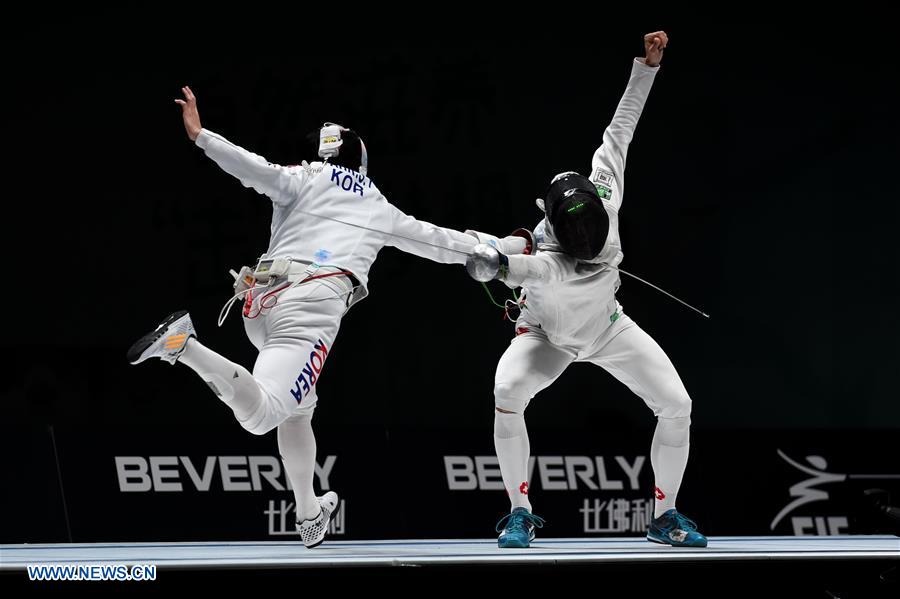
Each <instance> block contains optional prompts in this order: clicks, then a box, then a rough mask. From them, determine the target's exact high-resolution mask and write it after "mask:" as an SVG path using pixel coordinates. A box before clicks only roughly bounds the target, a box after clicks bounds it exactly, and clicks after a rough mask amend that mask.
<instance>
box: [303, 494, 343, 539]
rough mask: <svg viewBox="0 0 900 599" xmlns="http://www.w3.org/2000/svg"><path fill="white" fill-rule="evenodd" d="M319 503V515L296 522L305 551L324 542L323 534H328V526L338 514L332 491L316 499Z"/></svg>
mask: <svg viewBox="0 0 900 599" xmlns="http://www.w3.org/2000/svg"><path fill="white" fill-rule="evenodd" d="M316 499H317V500H318V501H319V507H320V508H321V511H320V512H319V515H318V516H316V517H315V518H313V519H311V520H304V521H303V522H297V532H299V533H300V540H301V541H303V544H304V545H306V548H307V549H312V548H313V547H318V546H319V545H321V544H322V541H324V540H325V533H327V532H328V525H329V524H330V523H331V521H332V520H333V519H334V517H335V516H336V515H337V513H338V506H339V501H338V495H337V493H335V492H334V491H328V492H327V493H325V494H324V495H322V496H321V497H316Z"/></svg>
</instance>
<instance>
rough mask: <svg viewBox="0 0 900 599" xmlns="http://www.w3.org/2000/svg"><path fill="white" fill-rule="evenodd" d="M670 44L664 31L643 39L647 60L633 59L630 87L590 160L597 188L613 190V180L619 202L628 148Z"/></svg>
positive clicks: (645, 58) (592, 178) (626, 89)
mask: <svg viewBox="0 0 900 599" xmlns="http://www.w3.org/2000/svg"><path fill="white" fill-rule="evenodd" d="M668 43H669V38H668V36H667V35H666V33H665V32H664V31H657V32H655V33H648V34H647V35H645V36H644V58H635V59H634V64H633V65H632V67H631V77H630V79H629V80H628V86H627V87H626V88H625V93H624V94H623V95H622V99H621V100H620V101H619V105H618V106H617V107H616V112H615V114H614V115H613V118H612V121H611V122H610V123H609V126H608V127H607V128H606V130H605V131H604V132H603V143H602V144H601V145H600V147H599V148H597V150H596V151H595V152H594V156H593V159H592V160H591V181H593V182H594V184H596V185H604V186H606V187H611V186H612V185H611V183H612V182H611V181H610V180H609V179H610V177H612V178H614V179H615V180H616V183H617V184H618V186H619V189H620V193H619V194H617V196H618V197H617V199H618V201H619V202H621V197H622V194H621V188H622V185H623V183H624V177H623V175H624V173H625V158H626V156H627V154H628V146H629V144H630V143H631V140H632V138H633V137H634V130H635V128H636V127H637V124H638V120H639V119H640V118H641V112H643V110H644V104H645V103H646V101H647V96H648V95H649V94H650V88H651V87H652V86H653V80H654V79H655V78H656V73H657V71H658V70H659V63H660V61H661V60H662V54H663V50H664V49H665V47H666V45H667V44H668ZM616 208H618V206H616Z"/></svg>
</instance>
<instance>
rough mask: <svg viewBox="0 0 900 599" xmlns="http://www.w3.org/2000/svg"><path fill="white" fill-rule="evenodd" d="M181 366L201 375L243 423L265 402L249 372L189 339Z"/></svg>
mask: <svg viewBox="0 0 900 599" xmlns="http://www.w3.org/2000/svg"><path fill="white" fill-rule="evenodd" d="M178 362H180V363H181V364H184V365H185V366H187V367H189V368H191V369H193V370H194V371H195V372H196V373H197V374H199V375H200V378H202V379H203V380H204V381H206V384H207V385H209V388H210V389H212V391H213V393H215V394H216V396H218V398H219V399H221V400H222V401H223V402H225V404H226V405H227V406H228V407H229V408H231V410H232V411H233V412H234V416H235V418H237V419H238V421H240V422H245V421H246V420H247V419H248V418H250V416H252V415H253V414H254V413H256V411H257V409H259V407H260V405H261V404H262V403H263V401H264V399H263V392H262V389H260V388H259V384H258V383H257V382H256V379H254V378H253V375H252V374H250V373H249V372H248V371H247V369H246V368H244V367H243V366H241V365H240V364H235V363H234V362H232V361H230V360H228V359H226V358H223V357H222V356H220V355H219V354H217V353H216V352H214V351H213V350H211V349H209V348H208V347H206V346H205V345H203V344H202V343H200V342H199V341H197V340H196V339H194V338H191V339H188V342H187V344H186V345H185V348H184V351H182V352H181V355H180V356H179V357H178Z"/></svg>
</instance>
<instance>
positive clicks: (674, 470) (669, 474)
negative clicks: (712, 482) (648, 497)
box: [590, 316, 691, 517]
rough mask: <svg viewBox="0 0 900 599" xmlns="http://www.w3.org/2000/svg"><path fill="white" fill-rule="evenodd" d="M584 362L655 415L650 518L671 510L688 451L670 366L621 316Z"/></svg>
mask: <svg viewBox="0 0 900 599" xmlns="http://www.w3.org/2000/svg"><path fill="white" fill-rule="evenodd" d="M615 327H616V328H617V329H618V330H613V331H612V332H611V333H612V335H613V337H612V339H611V340H610V341H609V342H608V343H607V344H606V345H605V346H603V348H602V349H601V350H600V351H599V352H598V354H596V355H595V356H592V357H591V358H590V361H591V362H593V363H595V364H599V365H600V366H602V367H603V368H605V369H606V370H607V371H609V372H610V374H612V375H613V376H614V377H616V378H617V379H618V380H619V381H621V382H622V383H624V384H625V385H626V386H627V387H628V388H629V389H631V390H632V391H634V393H635V394H637V395H638V396H639V397H640V398H641V399H643V400H644V402H645V403H646V404H647V405H648V406H649V407H650V409H651V410H653V413H654V415H656V419H657V423H656V431H655V432H654V435H653V442H652V445H651V449H650V463H651V465H652V466H653V473H654V475H655V477H656V489H655V496H656V506H655V510H654V512H655V517H659V516H661V515H662V514H663V513H665V512H666V511H668V510H670V509H673V508H674V507H675V498H676V496H677V494H678V489H679V487H680V486H681V479H682V476H683V474H684V469H685V467H686V465H687V459H688V450H689V447H690V423H691V419H690V414H691V398H690V396H688V393H687V390H685V388H684V384H683V383H682V382H681V378H680V377H679V376H678V372H677V371H676V370H675V366H674V365H673V364H672V362H671V360H669V357H668V356H667V355H666V354H665V352H664V351H663V350H662V348H661V347H660V346H659V345H658V344H657V343H656V341H654V340H653V338H652V337H650V335H648V334H647V333H646V332H644V331H643V329H641V328H640V327H639V326H638V325H637V324H635V323H634V321H632V320H631V319H630V318H628V317H627V316H623V317H622V318H621V319H620V320H619V321H618V322H617V323H616V325H615Z"/></svg>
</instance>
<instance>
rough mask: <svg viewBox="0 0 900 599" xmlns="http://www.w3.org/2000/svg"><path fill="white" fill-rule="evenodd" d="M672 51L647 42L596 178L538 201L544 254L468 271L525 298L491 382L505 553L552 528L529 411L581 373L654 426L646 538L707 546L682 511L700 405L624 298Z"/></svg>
mask: <svg viewBox="0 0 900 599" xmlns="http://www.w3.org/2000/svg"><path fill="white" fill-rule="evenodd" d="M667 44H668V37H667V36H666V34H665V33H664V32H661V31H660V32H655V33H651V34H648V35H646V36H645V37H644V47H645V57H644V58H636V59H635V60H634V63H633V65H632V69H631V77H630V79H629V81H628V85H627V87H626V90H625V94H624V95H623V96H622V99H621V101H620V102H619V105H618V107H617V108H616V112H615V114H614V115H613V118H612V121H611V122H610V124H609V126H608V127H607V128H606V130H605V131H604V133H603V142H602V144H601V145H600V147H599V148H598V149H597V150H596V151H595V152H594V155H593V158H592V161H591V171H590V174H589V176H584V175H581V174H578V173H576V172H565V173H561V174H559V175H557V176H556V177H554V178H553V179H552V181H551V182H550V185H549V186H548V188H547V189H546V191H545V193H544V194H543V197H542V198H541V199H539V200H538V201H537V204H538V207H539V208H541V209H542V210H543V211H544V218H543V219H542V220H541V222H540V223H539V224H538V225H537V227H536V228H535V231H534V238H535V239H534V240H535V246H536V249H537V251H535V252H532V253H531V254H529V255H509V256H507V255H504V253H503V252H502V250H498V249H497V248H495V247H492V246H490V245H479V246H476V248H475V249H474V251H473V253H472V256H470V257H469V259H468V260H467V265H466V266H467V269H468V271H469V273H470V274H471V275H472V277H473V278H475V279H476V280H480V281H486V280H490V279H499V280H502V281H503V282H504V283H506V285H507V286H509V287H511V288H516V287H522V288H523V294H522V295H523V296H522V298H521V300H520V306H521V308H522V310H521V314H520V316H519V318H518V319H517V321H516V336H515V337H514V338H513V340H512V342H511V343H510V346H509V347H508V348H507V350H506V351H505V352H504V354H503V356H502V357H501V358H500V361H499V363H498V365H497V371H496V375H495V381H494V401H495V407H496V410H495V414H494V445H495V448H496V451H497V457H498V459H499V462H500V470H501V472H502V475H503V481H504V485H505V487H506V490H507V492H508V494H509V498H510V503H511V508H512V509H511V512H510V514H508V515H506V516H504V518H503V519H501V521H500V523H499V524H498V526H497V531H498V532H500V537H499V540H498V543H499V545H500V547H527V546H528V545H529V543H530V542H531V540H532V539H533V538H534V529H535V528H536V527H540V526H542V525H543V520H542V519H541V518H540V517H538V516H536V515H534V514H533V513H532V511H531V502H530V499H529V485H528V480H527V475H528V460H529V457H530V444H529V438H528V431H527V429H526V426H525V409H526V407H527V406H528V404H529V402H530V401H531V400H532V398H533V397H534V396H535V395H536V394H537V393H539V392H540V391H541V390H543V389H546V388H547V387H548V386H550V385H551V384H552V383H553V381H555V380H556V379H557V378H558V377H559V376H560V375H561V374H562V373H563V371H565V369H566V368H567V367H568V366H569V364H571V363H572V362H590V363H592V364H596V365H598V366H600V367H602V368H604V369H605V370H606V371H608V372H609V373H610V374H612V375H613V376H614V377H615V378H616V379H618V380H619V381H621V382H622V383H624V384H625V385H626V386H627V387H628V388H629V389H631V390H632V391H633V392H634V393H635V394H636V395H638V396H639V397H640V398H641V399H642V400H643V401H644V402H645V403H646V404H647V406H648V407H649V408H650V409H651V410H652V411H653V414H654V416H656V421H657V424H656V430H655V432H654V435H653V440H652V444H651V450H650V460H651V464H652V467H653V472H654V476H655V489H654V494H655V499H656V502H655V509H654V517H653V519H652V521H651V523H650V526H649V529H648V531H647V538H648V539H649V540H651V541H655V542H659V543H666V544H669V545H674V546H693V547H698V546H706V543H707V541H706V537H704V536H703V535H702V534H700V533H699V532H698V531H697V527H696V524H694V523H693V522H692V521H690V520H689V519H688V518H686V517H684V516H683V515H681V514H680V513H679V512H678V511H677V510H676V509H675V498H676V495H677V494H678V490H679V487H680V486H681V479H682V475H683V473H684V471H685V467H686V465H687V460H688V450H689V445H690V422H691V419H690V416H691V398H690V396H689V395H688V393H687V391H686V390H685V387H684V384H682V382H681V378H680V377H679V376H678V372H677V371H676V370H675V367H674V366H673V365H672V362H671V360H670V359H669V358H668V356H667V355H666V354H665V352H664V351H663V350H662V348H660V346H659V345H658V344H657V343H656V341H654V340H653V338H651V337H650V335H648V334H647V333H646V332H644V331H643V330H642V329H641V328H640V327H639V326H638V325H637V323H635V322H634V321H633V320H632V319H631V318H629V317H628V316H627V315H626V314H625V313H624V312H623V310H622V306H621V305H620V304H619V302H618V301H617V300H616V296H615V294H616V291H617V290H618V289H619V285H620V280H619V270H618V268H617V267H618V265H619V264H620V263H621V262H622V259H623V257H624V255H623V253H622V243H621V239H620V238H619V209H620V208H621V205H622V198H623V194H624V181H625V179H624V174H625V159H626V155H627V151H628V146H629V144H630V143H631V140H632V137H633V135H634V130H635V128H636V126H637V123H638V119H639V118H640V116H641V113H642V111H643V109H644V105H645V103H646V101H647V97H648V95H649V93H650V88H651V87H652V85H653V81H654V79H655V77H656V74H657V71H658V70H659V63H660V60H661V59H662V53H663V49H664V48H665V47H666V45H667ZM595 399H596V400H598V401H601V400H602V398H595Z"/></svg>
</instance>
